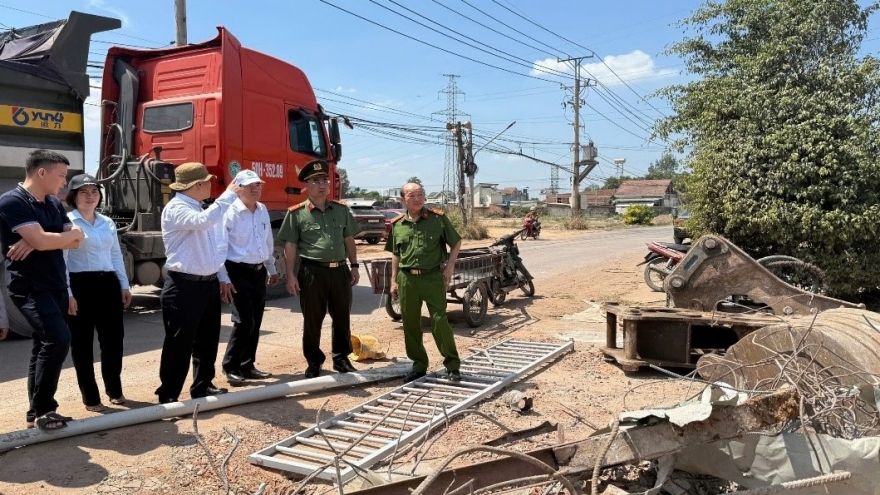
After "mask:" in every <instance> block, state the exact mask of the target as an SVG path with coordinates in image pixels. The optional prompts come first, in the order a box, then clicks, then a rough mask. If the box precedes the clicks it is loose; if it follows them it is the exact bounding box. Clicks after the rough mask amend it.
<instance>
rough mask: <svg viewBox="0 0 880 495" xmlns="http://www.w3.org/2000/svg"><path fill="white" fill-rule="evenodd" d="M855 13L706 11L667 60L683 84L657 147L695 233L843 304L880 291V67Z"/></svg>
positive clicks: (780, 1) (849, 5)
mask: <svg viewBox="0 0 880 495" xmlns="http://www.w3.org/2000/svg"><path fill="white" fill-rule="evenodd" d="M877 8H878V3H872V4H871V5H870V6H868V7H866V8H862V7H860V6H859V4H858V2H857V1H856V0H829V1H822V2H804V1H801V0H728V1H726V2H714V1H710V2H708V3H706V4H704V5H703V6H702V7H700V8H699V9H698V10H696V11H695V12H694V14H693V15H692V16H691V17H690V18H688V19H685V20H684V21H682V22H681V24H682V26H683V27H684V28H686V29H690V30H691V33H690V34H691V37H688V38H685V39H684V40H683V41H681V42H678V43H676V44H674V45H672V47H671V48H670V49H669V53H670V54H673V55H678V56H680V57H682V58H683V59H684V61H685V65H686V67H687V70H688V72H690V74H691V75H693V76H696V77H695V78H694V80H693V81H692V82H689V83H687V84H683V85H675V86H670V87H667V88H664V89H663V90H661V91H660V94H661V95H662V96H664V97H665V98H666V99H668V100H669V102H670V103H671V104H672V108H673V110H674V114H673V115H672V116H671V117H668V118H667V119H665V120H663V121H661V122H660V123H659V125H658V127H657V133H658V135H660V136H661V137H664V138H671V139H673V141H672V142H673V149H674V150H676V151H678V152H685V151H686V152H687V164H688V165H689V166H690V169H691V170H692V175H691V178H690V179H689V180H688V183H687V186H688V195H689V198H690V209H691V211H692V216H691V219H690V221H691V225H692V226H694V227H695V228H696V230H698V231H701V232H718V233H720V234H722V235H724V236H726V237H728V238H729V239H730V240H732V241H733V242H735V243H736V244H738V245H740V246H741V247H743V248H745V249H746V250H747V251H748V252H750V254H752V255H753V256H759V255H764V254H771V253H772V254H787V255H793V256H797V257H799V258H801V259H804V260H805V261H810V262H812V263H814V264H816V265H818V266H820V267H822V268H823V269H825V271H826V272H827V273H828V275H829V282H830V285H831V289H832V290H833V291H834V292H835V293H837V294H838V295H841V296H848V295H853V294H855V293H856V292H857V291H859V289H861V288H876V287H877V285H878V284H877V281H878V279H880V249H877V246H876V243H877V237H878V231H880V160H878V159H877V156H878V150H880V138H878V136H880V134H878V130H880V129H878V127H880V126H878V123H880V105H878V104H877V102H878V99H880V70H878V69H880V65H878V61H877V59H875V58H873V57H871V56H869V55H866V56H863V57H860V56H859V55H858V54H859V49H860V44H861V42H862V40H863V39H864V37H865V33H866V30H867V26H868V18H869V16H870V15H871V14H872V13H873V12H874V11H875V10H877Z"/></svg>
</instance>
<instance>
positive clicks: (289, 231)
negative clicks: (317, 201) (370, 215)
mask: <svg viewBox="0 0 880 495" xmlns="http://www.w3.org/2000/svg"><path fill="white" fill-rule="evenodd" d="M358 231H359V229H358V226H357V222H355V220H354V217H353V216H352V215H351V211H349V209H348V207H347V206H345V205H344V204H342V203H337V202H335V201H331V200H327V203H326V205H325V207H324V211H321V210H320V209H318V208H315V207H314V206H313V205H312V202H311V201H309V200H305V201H303V202H302V203H300V204H298V205H296V206H294V207H293V208H291V209H289V210H287V214H286V215H285V216H284V221H283V222H282V224H281V230H279V231H278V238H279V239H281V240H283V241H286V242H290V243H293V244H295V245H296V251H297V253H298V254H299V255H300V256H302V257H303V258H307V259H310V260H314V261H321V262H325V263H330V262H333V261H342V260H344V259H345V258H346V253H345V243H344V242H343V240H344V239H345V238H346V237H352V236H353V235H355V234H357V233H358Z"/></svg>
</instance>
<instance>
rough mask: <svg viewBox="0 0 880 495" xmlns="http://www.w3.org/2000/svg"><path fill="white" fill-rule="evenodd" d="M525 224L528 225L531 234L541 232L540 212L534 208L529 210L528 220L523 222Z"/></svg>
mask: <svg viewBox="0 0 880 495" xmlns="http://www.w3.org/2000/svg"><path fill="white" fill-rule="evenodd" d="M523 223H524V224H528V228H529V234H531V233H532V232H533V231H540V229H541V222H540V220H538V212H537V209H536V208H535V207H534V206H532V207H531V208H529V212H528V213H526V218H525V219H524V220H523Z"/></svg>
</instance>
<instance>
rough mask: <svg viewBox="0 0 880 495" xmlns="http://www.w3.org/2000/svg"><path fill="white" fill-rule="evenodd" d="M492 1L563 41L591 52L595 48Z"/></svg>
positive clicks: (493, 1)
mask: <svg viewBox="0 0 880 495" xmlns="http://www.w3.org/2000/svg"><path fill="white" fill-rule="evenodd" d="M492 3H494V4H495V5H498V6H499V7H501V8H502V9H504V10H506V11H508V12H510V13H512V14H513V15H515V16H517V17H519V18H520V19H523V20H525V21H526V22H528V23H530V24H532V25H533V26H535V27H537V28H539V29H542V30H544V31H547V32H548V33H550V34H552V35H553V36H556V37H557V38H559V39H561V40H563V41H567V42H569V43H571V44H572V45H574V46H576V47H578V48H580V49H582V50H587V51H589V52H592V51H593V50H590V49H589V48H587V47H585V46H583V45H579V44H577V43H575V42H574V41H571V40H570V39H568V38H566V37H565V36H562V35H561V34H559V33H555V32H553V31H551V30H549V29H547V28H545V27H544V26H542V25H540V24H538V23H537V22H535V21H533V20H531V19H529V18H528V17H526V16H524V15H522V14H520V13H519V12H515V11H514V10H512V9H510V8H509V7H507V6H505V5H501V3H499V2H498V0H492Z"/></svg>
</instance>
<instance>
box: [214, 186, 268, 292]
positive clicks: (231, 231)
mask: <svg viewBox="0 0 880 495" xmlns="http://www.w3.org/2000/svg"><path fill="white" fill-rule="evenodd" d="M223 221H224V225H225V226H226V235H227V237H228V239H229V248H228V250H227V252H226V259H227V260H229V261H234V262H236V263H247V264H250V265H257V264H260V263H262V264H263V265H264V266H265V267H266V270H267V271H268V272H269V275H275V274H277V273H278V271H277V270H276V269H275V255H274V254H275V241H274V239H273V238H272V224H271V222H270V220H269V210H267V209H266V206H265V205H264V204H263V203H260V202H257V209H256V210H254V211H253V212H251V211H250V210H248V207H247V206H245V204H244V203H243V202H242V201H241V199H236V200H235V202H233V203H232V206H231V207H230V208H229V209H228V210H226V215H224V218H223ZM219 277H220V280H224V281H227V280H228V275H227V274H226V267H223V268H220V274H219Z"/></svg>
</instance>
